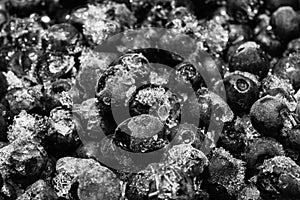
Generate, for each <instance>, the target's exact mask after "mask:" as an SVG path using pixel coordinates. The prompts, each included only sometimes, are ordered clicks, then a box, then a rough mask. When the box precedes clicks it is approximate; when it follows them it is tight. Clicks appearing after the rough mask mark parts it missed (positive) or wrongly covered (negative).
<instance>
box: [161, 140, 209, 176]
mask: <svg viewBox="0 0 300 200" xmlns="http://www.w3.org/2000/svg"><path fill="white" fill-rule="evenodd" d="M163 162H165V163H166V164H168V165H172V166H176V167H177V168H180V169H182V170H183V171H184V173H186V174H187V175H188V176H189V177H191V178H195V177H199V176H200V175H201V174H202V173H203V171H204V168H205V167H207V166H208V159H207V157H206V156H205V155H204V154H203V153H202V151H200V150H198V149H195V148H194V147H192V145H190V144H181V145H175V146H173V147H172V148H171V149H169V150H168V151H167V153H166V154H165V155H164V157H163Z"/></svg>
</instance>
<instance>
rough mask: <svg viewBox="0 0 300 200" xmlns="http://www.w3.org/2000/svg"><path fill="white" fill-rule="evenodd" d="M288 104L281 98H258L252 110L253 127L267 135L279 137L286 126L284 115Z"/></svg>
mask: <svg viewBox="0 0 300 200" xmlns="http://www.w3.org/2000/svg"><path fill="white" fill-rule="evenodd" d="M286 110H287V106H286V105H285V104H284V103H283V102H282V101H280V99H278V98H276V97H273V96H269V95H267V96H265V97H263V98H261V99H259V100H257V101H256V102H255V103H254V104H253V106H252V108H251V111H250V117H251V123H252V125H253V127H254V128H255V129H256V130H257V131H258V132H259V133H261V134H263V135H265V136H271V137H277V136H278V134H279V132H280V130H281V129H282V128H283V126H284V119H283V117H282V115H283V114H284V113H285V111H286Z"/></svg>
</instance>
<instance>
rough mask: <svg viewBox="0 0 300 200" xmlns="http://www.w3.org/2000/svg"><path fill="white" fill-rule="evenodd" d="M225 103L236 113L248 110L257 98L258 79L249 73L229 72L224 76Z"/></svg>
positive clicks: (239, 113) (241, 113)
mask: <svg viewBox="0 0 300 200" xmlns="http://www.w3.org/2000/svg"><path fill="white" fill-rule="evenodd" d="M224 86H225V89H226V98H227V103H228V105H229V106H230V108H231V109H232V111H233V112H234V113H235V114H236V115H243V114H244V113H248V112H249V111H250V108H251V106H252V105H253V104H254V102H255V101H256V100H257V99H258V98H259V88H258V81H257V80H256V79H255V77H253V75H252V74H249V73H240V72H239V73H238V72H235V73H231V74H228V75H227V76H225V78H224Z"/></svg>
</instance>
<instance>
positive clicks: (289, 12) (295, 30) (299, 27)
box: [271, 6, 300, 42]
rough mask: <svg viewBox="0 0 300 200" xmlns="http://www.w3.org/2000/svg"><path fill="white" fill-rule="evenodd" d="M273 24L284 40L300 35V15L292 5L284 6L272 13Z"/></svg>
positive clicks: (279, 36) (277, 33)
mask: <svg viewBox="0 0 300 200" xmlns="http://www.w3.org/2000/svg"><path fill="white" fill-rule="evenodd" d="M271 26H272V27H273V29H274V32H275V34H276V35H277V36H278V38H279V39H281V40H282V41H283V42H289V41H290V40H292V39H295V38H297V37H299V31H300V24H299V15H298V13H297V12H296V11H295V10H294V9H293V8H292V7H290V6H282V7H280V8H278V9H277V10H276V11H275V12H274V13H273V14H272V18H271Z"/></svg>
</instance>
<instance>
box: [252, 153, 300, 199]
mask: <svg viewBox="0 0 300 200" xmlns="http://www.w3.org/2000/svg"><path fill="white" fill-rule="evenodd" d="M259 170H260V172H259V174H258V177H257V184H256V185H257V187H258V189H259V190H260V191H261V197H262V198H263V199H297V198H298V197H299V195H300V189H299V185H300V182H299V179H297V178H295V176H298V174H299V173H300V167H299V166H298V165H297V164H296V163H295V162H294V161H293V160H292V159H291V158H289V157H285V156H277V157H274V158H271V159H268V160H266V161H265V162H264V163H263V165H262V166H261V167H260V168H259Z"/></svg>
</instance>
